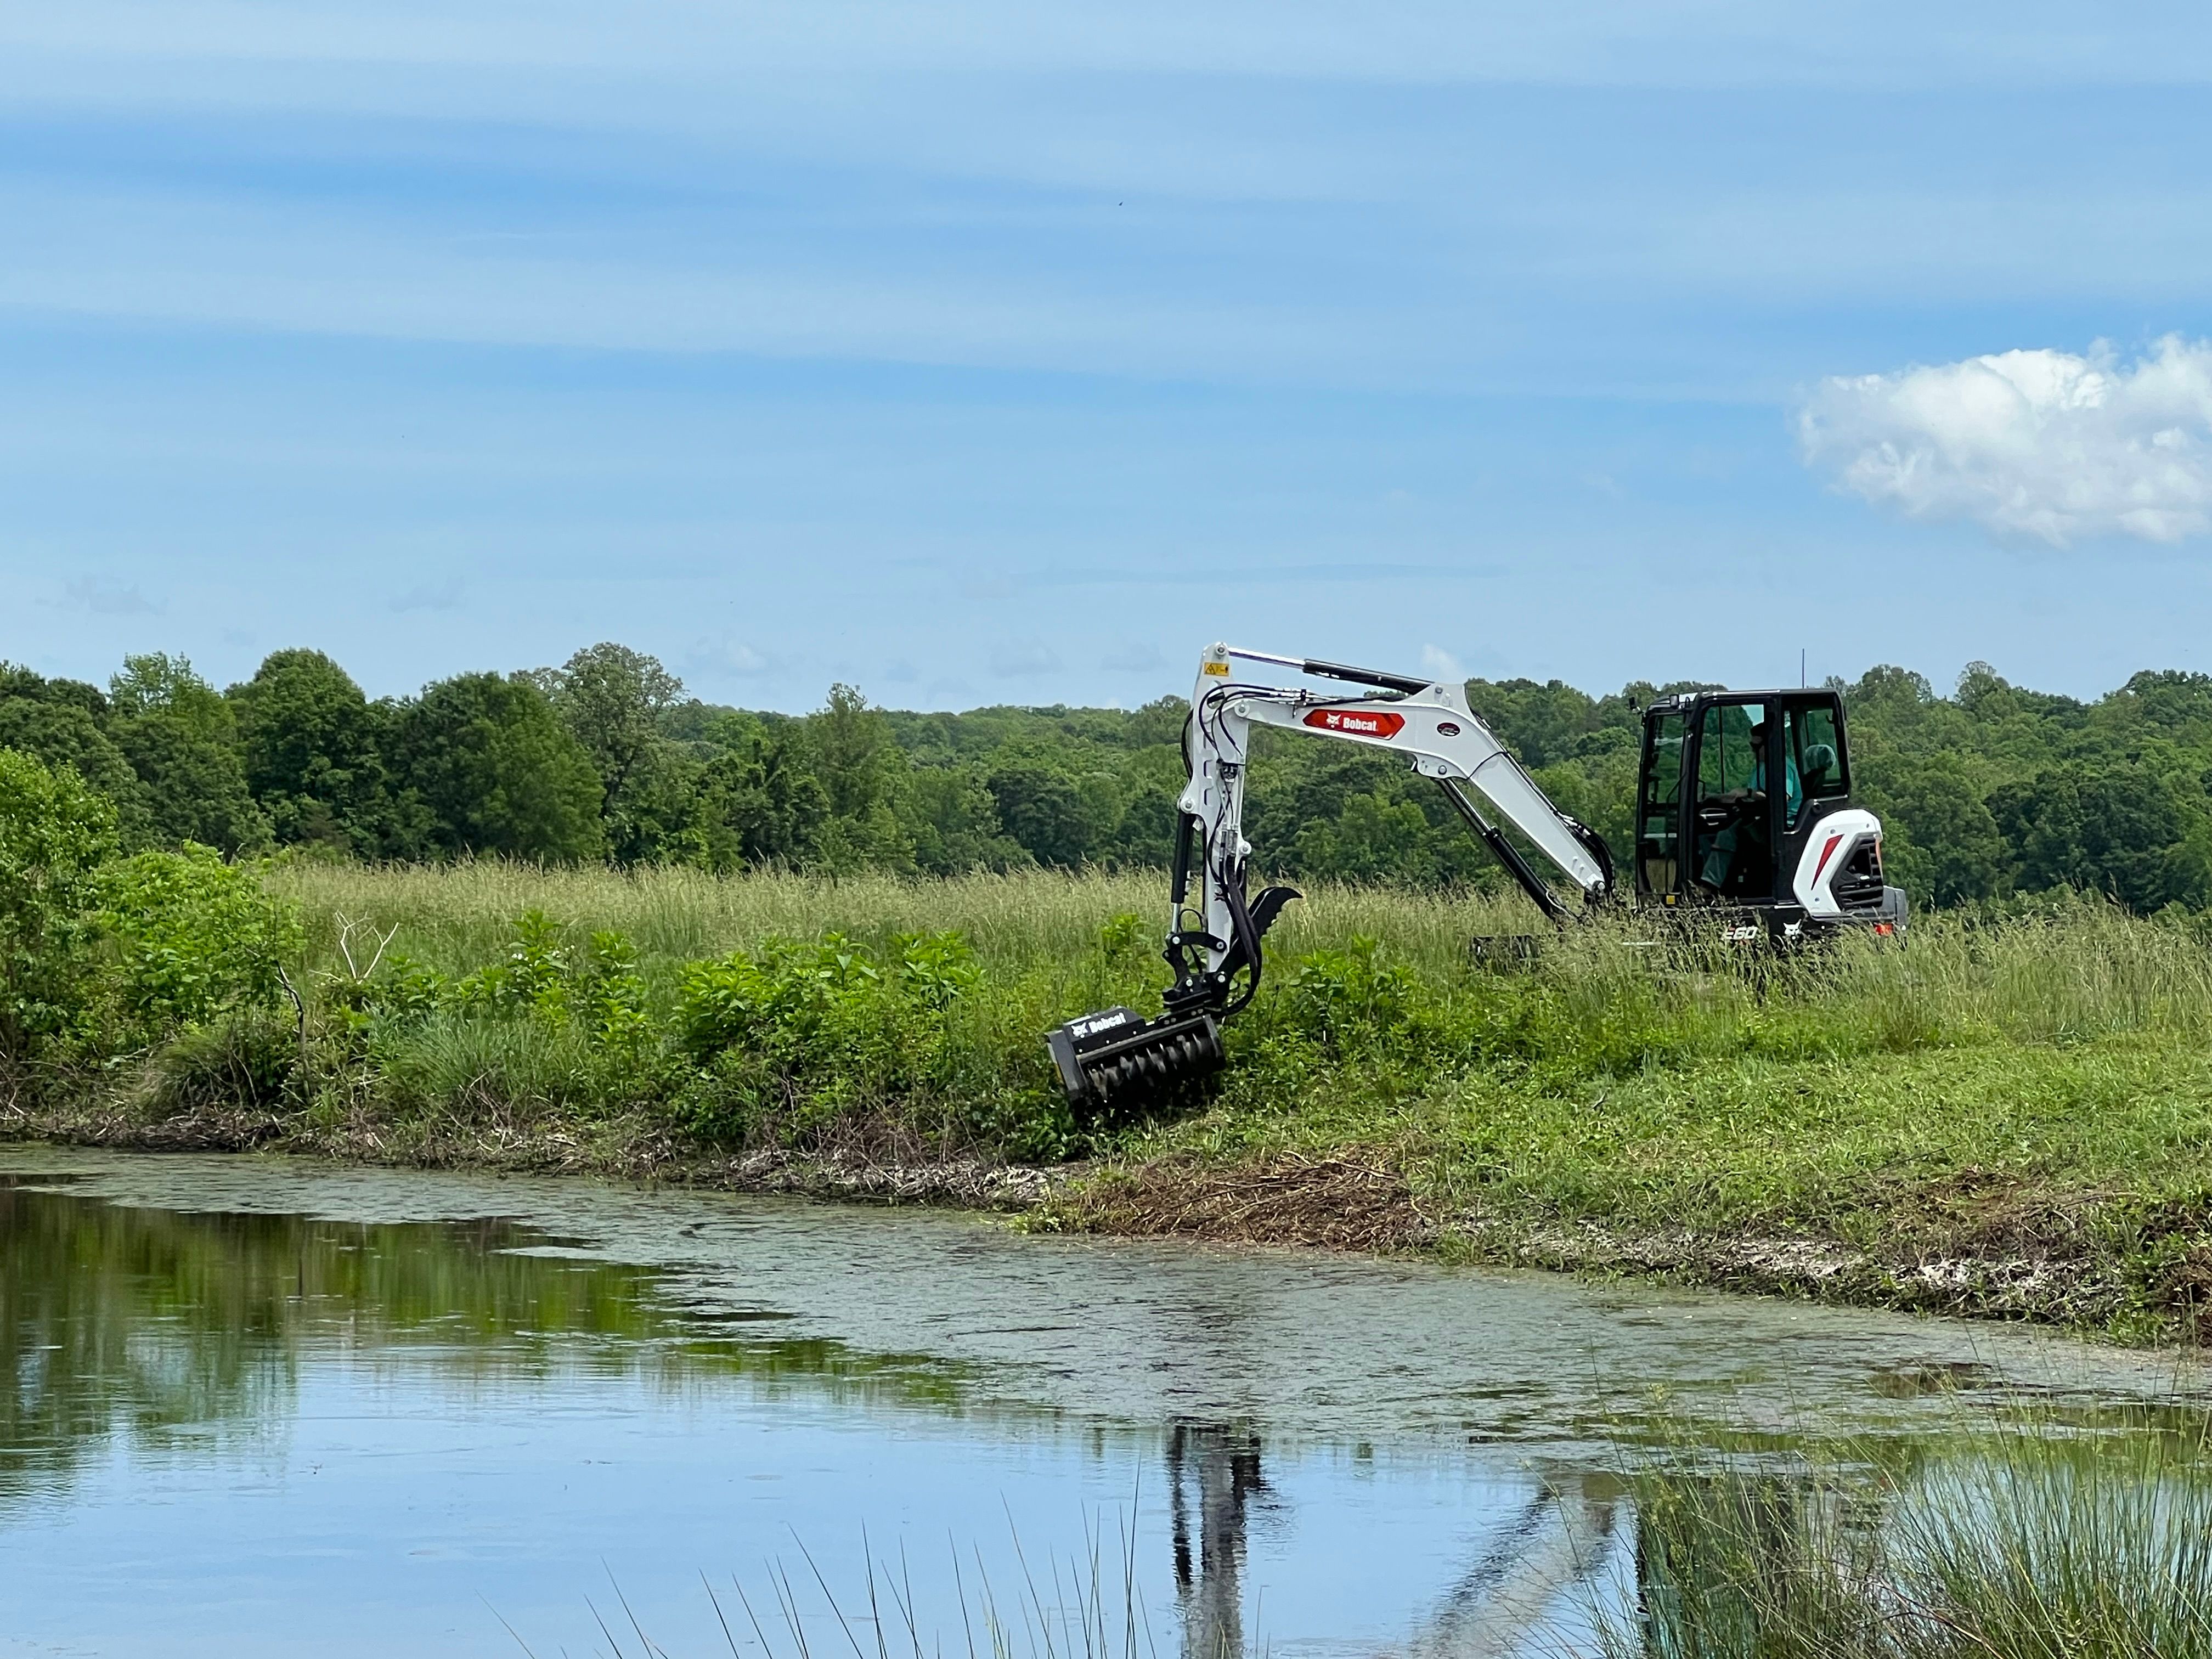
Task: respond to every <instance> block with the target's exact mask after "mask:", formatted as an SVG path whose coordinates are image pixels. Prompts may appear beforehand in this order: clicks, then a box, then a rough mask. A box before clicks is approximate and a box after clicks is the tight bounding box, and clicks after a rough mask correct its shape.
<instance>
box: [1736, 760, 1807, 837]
mask: <svg viewBox="0 0 2212 1659" xmlns="http://www.w3.org/2000/svg"><path fill="white" fill-rule="evenodd" d="M1748 787H1751V788H1753V789H1764V788H1765V787H1766V763H1765V761H1761V762H1759V764H1757V765H1756V766H1754V767H1753V768H1752V769H1751V782H1750V785H1749V786H1748ZM1782 793H1783V799H1782V808H1783V811H1782V816H1783V821H1784V823H1796V822H1797V809H1798V808H1799V807H1800V806H1802V805H1804V804H1805V786H1804V784H1803V782H1802V781H1800V780H1799V778H1798V776H1797V763H1796V761H1795V760H1793V759H1791V758H1790V757H1788V756H1786V755H1785V756H1784V757H1783V760H1782Z"/></svg>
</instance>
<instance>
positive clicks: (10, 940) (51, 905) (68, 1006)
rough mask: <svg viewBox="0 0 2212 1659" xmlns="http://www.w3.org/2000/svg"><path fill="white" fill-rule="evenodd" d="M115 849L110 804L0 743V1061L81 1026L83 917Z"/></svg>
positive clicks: (87, 925) (36, 1051) (68, 774)
mask: <svg viewBox="0 0 2212 1659" xmlns="http://www.w3.org/2000/svg"><path fill="white" fill-rule="evenodd" d="M116 847H117V840H116V824H115V808H114V807H113V805H111V804H110V803H109V802H108V800H107V799H106V798H105V797H104V796H101V795H100V794H98V793H95V792H94V790H92V789H91V788H89V787H88V786H87V785H86V783H85V781H84V780H83V779H82V778H80V777H79V776H78V775H76V772H75V771H74V770H72V769H70V768H68V767H66V766H64V767H58V768H54V769H48V768H47V767H46V766H45V765H44V764H42V763H40V762H39V761H38V760H36V759H34V758H33V757H31V756H29V755H25V754H21V753H18V752H17V751H16V750H12V749H0V1064H6V1065H9V1066H21V1065H24V1064H27V1063H29V1062H31V1061H33V1060H38V1059H40V1058H42V1057H43V1056H44V1055H45V1054H46V1051H47V1050H49V1049H50V1048H52V1046H53V1045H54V1044H55V1043H56V1042H58V1041H60V1040H62V1039H64V1038H67V1037H69V1036H73V1035H76V1034H77V1033H79V1032H81V1031H82V1028H83V1025H84V1024H85V1020H86V1017H87V1013H88V1006H87V999H86V989H85V982H86V979H87V976H88V969H89V965H90V964H89V963H88V960H87V957H86V955H85V951H84V945H85V942H86V940H87V939H88V935H89V933H90V932H91V927H92V923H91V920H90V918H89V916H88V914H87V913H88V910H89V908H90V906H91V904H92V902H93V900H94V895H95V891H96V886H97V882H98V878H99V871H100V866H102V865H103V864H105V863H106V861H107V860H110V859H112V857H113V856H114V855H115V852H116Z"/></svg>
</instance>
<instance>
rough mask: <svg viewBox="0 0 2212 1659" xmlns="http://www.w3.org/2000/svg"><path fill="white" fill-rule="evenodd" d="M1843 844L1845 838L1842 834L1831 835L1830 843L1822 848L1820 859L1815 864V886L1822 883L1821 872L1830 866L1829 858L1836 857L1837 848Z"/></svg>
mask: <svg viewBox="0 0 2212 1659" xmlns="http://www.w3.org/2000/svg"><path fill="white" fill-rule="evenodd" d="M1843 844H1844V838H1843V837H1842V836H1829V837H1828V844H1827V845H1826V847H1823V848H1821V849H1820V862H1819V863H1818V864H1816V865H1814V866H1813V884H1814V886H1815V887H1818V886H1819V885H1820V872H1821V871H1823V870H1825V869H1826V868H1827V867H1828V860H1830V859H1832V858H1833V857H1835V855H1836V848H1838V847H1841V846H1842V845H1843Z"/></svg>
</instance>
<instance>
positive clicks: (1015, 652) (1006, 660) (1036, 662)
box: [990, 641, 1060, 680]
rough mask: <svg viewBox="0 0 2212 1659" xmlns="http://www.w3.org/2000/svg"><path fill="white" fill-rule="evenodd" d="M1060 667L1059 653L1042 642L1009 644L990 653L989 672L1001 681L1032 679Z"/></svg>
mask: <svg viewBox="0 0 2212 1659" xmlns="http://www.w3.org/2000/svg"><path fill="white" fill-rule="evenodd" d="M1059 667H1060V653H1058V652H1056V651H1054V649H1053V648H1052V647H1050V646H1048V645H1046V644H1045V643H1043V642H1042V641H1032V642H1030V643H1029V644H1026V645H1023V644H1017V643H1012V642H1009V643H1007V644H1005V645H1002V646H1000V647H999V648H998V649H997V650H995V651H994V652H993V653H991V657H990V671H991V673H992V675H993V676H994V678H999V679H1002V680H1023V679H1033V678H1036V677H1038V676H1040V675H1043V674H1050V673H1052V672H1054V671H1056V670H1057V669H1058V668H1059Z"/></svg>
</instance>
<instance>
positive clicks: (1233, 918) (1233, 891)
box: [1221, 864, 1260, 1019]
mask: <svg viewBox="0 0 2212 1659" xmlns="http://www.w3.org/2000/svg"><path fill="white" fill-rule="evenodd" d="M1231 873H1232V874H1233V876H1234V878H1235V879H1233V880H1225V881H1224V882H1223V883H1222V884H1221V896H1222V898H1223V899H1224V900H1225V902H1227V904H1228V906H1229V925H1230V927H1231V931H1232V933H1233V935H1234V937H1235V940H1236V944H1237V949H1238V950H1240V951H1243V953H1244V960H1245V962H1246V963H1248V964H1249V966H1250V969H1251V971H1250V972H1249V974H1248V975H1246V976H1245V980H1244V989H1243V993H1242V994H1239V995H1238V997H1237V1000H1235V1001H1233V1002H1231V1003H1230V1004H1229V1005H1228V1006H1226V1007H1225V1008H1224V1009H1223V1010H1222V1011H1221V1017H1222V1018H1224V1019H1226V1018H1229V1017H1230V1016H1231V1014H1241V1013H1243V1012H1244V1010H1245V1009H1246V1008H1247V1007H1248V1006H1250V1004H1251V1001H1252V999H1253V998H1254V997H1255V996H1258V995H1259V994H1260V930H1259V929H1258V928H1256V927H1254V926H1253V925H1252V913H1251V911H1250V910H1249V909H1248V908H1245V903H1244V866H1243V865H1241V864H1240V865H1238V866H1237V868H1236V870H1235V871H1234V872H1231Z"/></svg>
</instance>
